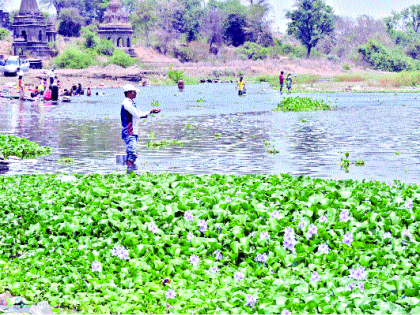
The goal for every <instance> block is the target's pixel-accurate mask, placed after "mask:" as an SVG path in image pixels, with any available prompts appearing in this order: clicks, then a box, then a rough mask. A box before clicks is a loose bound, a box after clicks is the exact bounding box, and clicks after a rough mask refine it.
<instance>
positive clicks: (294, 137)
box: [0, 84, 420, 182]
mask: <svg viewBox="0 0 420 315" xmlns="http://www.w3.org/2000/svg"><path fill="white" fill-rule="evenodd" d="M234 86H235V84H203V85H197V86H187V88H186V89H185V91H184V93H178V91H177V88H176V87H175V86H170V87H144V88H141V91H140V93H139V94H138V96H137V99H136V102H137V104H138V106H139V107H140V108H141V110H148V109H150V108H152V107H160V108H162V112H161V114H158V115H155V116H154V117H149V118H148V119H145V120H143V122H142V128H141V131H140V134H139V142H138V145H139V159H138V162H137V164H138V166H139V169H140V170H145V171H151V172H159V171H169V172H177V173H194V174H208V173H224V174H251V173H266V174H278V173H290V174H292V175H310V176H313V177H321V178H331V179H347V178H353V179H368V180H381V181H387V180H393V179H398V180H401V181H404V182H417V181H418V179H419V177H420V175H419V174H418V165H419V163H420V160H419V152H420V141H419V133H420V131H418V126H419V123H420V118H419V115H418V107H419V102H418V99H419V95H418V94H385V93H379V94H371V93H369V94H362V93H360V94H359V93H357V94H350V93H333V94H330V93H327V94H314V95H305V96H312V97H316V98H322V99H324V100H326V101H328V102H332V103H335V104H336V105H337V107H338V108H337V110H335V111H329V112H310V113H282V112H273V111H271V109H272V108H274V107H275V106H276V104H277V103H278V102H279V101H280V99H281V96H280V95H279V94H278V93H277V92H276V91H274V90H273V89H271V88H270V87H268V85H265V84H258V85H249V89H248V91H249V93H248V94H247V95H246V96H245V97H238V95H237V94H236V91H235V89H234ZM92 94H93V96H92V97H91V98H88V97H86V96H80V97H74V98H73V99H72V102H71V103H62V104H58V105H52V104H51V103H47V104H44V103H43V102H39V103H35V102H32V103H31V102H18V101H17V102H15V103H0V132H1V133H9V134H14V135H17V136H20V137H25V138H27V139H29V140H31V141H35V142H37V143H39V144H41V145H46V146H51V147H53V148H55V152H54V153H53V154H51V155H49V156H46V157H40V158H38V160H37V161H27V162H26V161H25V162H23V163H19V164H13V165H11V167H10V170H9V171H8V172H7V174H30V173H56V172H66V173H73V172H75V173H111V172H125V167H124V166H123V165H117V164H116V163H115V155H116V154H117V153H123V152H124V151H125V146H124V142H123V141H122V140H121V126H120V117H119V112H120V106H121V105H120V104H121V102H122V99H123V93H122V91H121V90H117V89H115V90H111V89H110V90H105V94H106V95H105V96H96V95H95V91H94V92H93V93H92ZM152 103H154V105H153V106H152ZM156 104H158V105H156ZM305 120H306V121H305ZM152 130H153V132H154V135H155V138H154V140H156V141H159V140H163V139H167V138H169V139H170V140H174V139H176V140H179V141H181V142H182V143H183V146H173V145H171V146H168V147H164V148H160V149H149V148H147V146H146V144H147V142H148V141H150V137H149V135H150V133H151V131H152ZM215 133H220V134H221V137H220V138H219V139H217V138H216V137H215ZM263 140H267V141H270V143H272V144H273V145H274V147H275V148H276V149H278V150H279V151H280V153H279V154H274V155H273V154H269V153H267V148H266V147H264V142H263ZM344 152H348V153H349V154H350V155H349V159H350V161H353V162H354V161H356V160H363V161H365V166H363V167H356V166H354V165H351V166H350V168H349V173H345V172H344V171H343V170H342V169H341V168H340V165H339V163H340V158H341V157H343V156H344ZM396 152H400V153H401V154H400V155H396V154H395V153H396ZM64 156H66V157H71V158H74V164H71V165H60V164H58V163H57V160H58V159H59V158H61V157H64Z"/></svg>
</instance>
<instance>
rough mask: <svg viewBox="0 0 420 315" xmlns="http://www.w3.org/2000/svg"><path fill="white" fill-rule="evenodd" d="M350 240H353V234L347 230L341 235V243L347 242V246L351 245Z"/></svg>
mask: <svg viewBox="0 0 420 315" xmlns="http://www.w3.org/2000/svg"><path fill="white" fill-rule="evenodd" d="M351 242H353V235H352V234H351V233H350V232H348V233H347V234H346V235H344V236H343V243H344V244H347V246H351Z"/></svg>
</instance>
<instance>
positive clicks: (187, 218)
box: [184, 210, 194, 221]
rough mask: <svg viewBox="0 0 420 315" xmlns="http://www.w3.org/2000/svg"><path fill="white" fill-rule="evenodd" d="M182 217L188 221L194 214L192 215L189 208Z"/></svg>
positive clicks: (192, 218)
mask: <svg viewBox="0 0 420 315" xmlns="http://www.w3.org/2000/svg"><path fill="white" fill-rule="evenodd" d="M184 218H185V220H189V221H192V220H194V216H193V215H192V212H191V211H190V210H188V211H187V212H185V214H184Z"/></svg>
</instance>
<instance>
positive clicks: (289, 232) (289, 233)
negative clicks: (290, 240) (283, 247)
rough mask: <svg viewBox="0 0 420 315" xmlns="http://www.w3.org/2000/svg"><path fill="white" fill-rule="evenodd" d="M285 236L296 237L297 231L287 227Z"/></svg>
mask: <svg viewBox="0 0 420 315" xmlns="http://www.w3.org/2000/svg"><path fill="white" fill-rule="evenodd" d="M284 235H295V230H293V228H291V227H286V228H285V229H284Z"/></svg>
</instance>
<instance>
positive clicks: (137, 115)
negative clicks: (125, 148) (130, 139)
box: [122, 97, 150, 135]
mask: <svg viewBox="0 0 420 315" xmlns="http://www.w3.org/2000/svg"><path fill="white" fill-rule="evenodd" d="M133 103H134V101H133V100H131V99H129V98H128V97H126V98H125V99H124V101H123V102H122V105H123V106H124V109H125V110H126V111H128V112H129V113H130V114H131V115H132V116H133V132H134V134H135V135H138V134H139V123H140V119H141V118H147V116H149V114H150V111H147V112H140V111H139V110H138V109H137V108H136V107H134V106H133Z"/></svg>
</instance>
